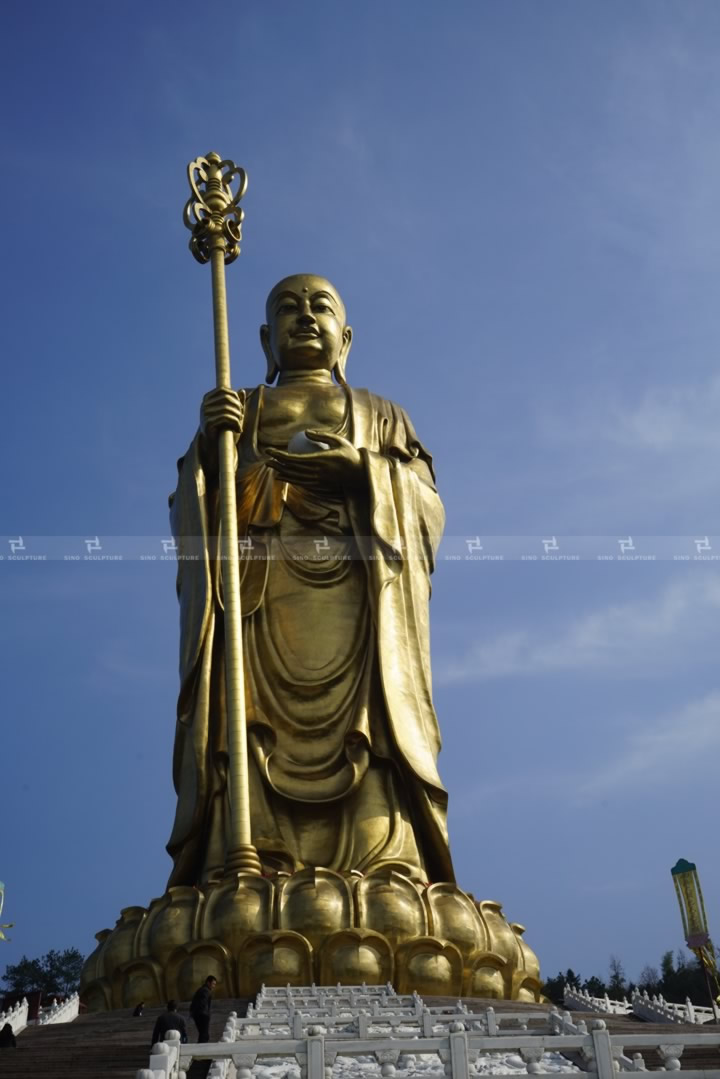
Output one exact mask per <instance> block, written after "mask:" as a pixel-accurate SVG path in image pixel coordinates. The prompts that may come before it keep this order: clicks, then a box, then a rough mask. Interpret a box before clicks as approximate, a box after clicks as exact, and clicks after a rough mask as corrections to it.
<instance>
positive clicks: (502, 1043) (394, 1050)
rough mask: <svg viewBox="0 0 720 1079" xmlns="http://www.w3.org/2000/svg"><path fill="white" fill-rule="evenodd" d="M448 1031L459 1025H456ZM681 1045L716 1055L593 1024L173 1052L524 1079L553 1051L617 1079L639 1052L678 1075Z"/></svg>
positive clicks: (239, 1062) (680, 1038)
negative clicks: (433, 1059)
mask: <svg viewBox="0 0 720 1079" xmlns="http://www.w3.org/2000/svg"><path fill="white" fill-rule="evenodd" d="M454 1025H456V1026H462V1024H461V1023H457V1024H454ZM687 1046H693V1047H702V1048H703V1049H705V1050H706V1051H711V1052H714V1053H718V1051H719V1050H720V1033H712V1034H694V1033H693V1034H686V1033H678V1034H672V1035H668V1034H652V1032H650V1033H648V1034H642V1035H637V1034H635V1035H628V1034H623V1035H616V1036H613V1035H611V1034H610V1033H609V1032H608V1030H607V1029H606V1027H605V1024H604V1022H603V1021H602V1020H596V1021H595V1022H594V1023H593V1024H592V1029H591V1030H590V1032H589V1033H585V1034H582V1033H576V1034H570V1035H568V1034H557V1035H538V1034H529V1033H526V1032H517V1031H516V1032H514V1033H513V1034H509V1033H508V1034H501V1035H496V1036H494V1037H493V1036H488V1035H480V1034H475V1033H473V1032H471V1031H467V1030H464V1029H461V1030H453V1031H451V1032H450V1033H449V1034H447V1035H446V1036H444V1037H440V1038H437V1037H435V1038H387V1039H385V1038H383V1039H376V1040H368V1041H365V1040H361V1039H357V1040H356V1041H353V1042H348V1041H338V1040H337V1039H334V1038H327V1037H324V1036H323V1035H320V1034H309V1035H308V1037H307V1038H304V1039H300V1040H296V1039H281V1040H276V1039H274V1038H259V1039H243V1041H242V1043H238V1042H235V1043H229V1044H228V1043H215V1044H207V1045H181V1046H180V1064H179V1067H180V1068H187V1067H189V1065H190V1062H191V1061H192V1060H198V1059H204V1060H212V1061H213V1062H216V1061H223V1060H224V1061H227V1062H231V1061H232V1063H233V1064H234V1066H235V1067H236V1069H238V1074H239V1075H240V1079H248V1077H249V1076H250V1075H252V1071H253V1068H254V1067H255V1066H256V1065H259V1066H262V1065H263V1060H264V1059H266V1058H275V1060H277V1058H278V1057H281V1058H284V1059H288V1058H289V1059H290V1060H293V1059H294V1061H295V1062H296V1063H297V1065H298V1066H299V1067H300V1068H301V1070H302V1072H303V1074H304V1075H306V1076H307V1079H327V1075H328V1074H329V1073H328V1071H327V1069H331V1068H332V1065H333V1064H334V1062H335V1059H336V1058H337V1057H338V1056H339V1055H341V1056H343V1057H365V1058H367V1057H370V1058H371V1059H374V1060H375V1061H376V1062H377V1064H378V1065H379V1066H380V1069H381V1073H382V1074H383V1076H386V1077H391V1076H392V1075H393V1074H394V1070H395V1066H396V1064H397V1063H398V1061H399V1060H400V1058H401V1057H402V1056H403V1054H406V1055H409V1056H417V1055H418V1054H434V1055H436V1056H438V1057H439V1058H440V1060H441V1061H442V1063H443V1065H444V1070H445V1074H446V1076H447V1079H471V1076H472V1075H474V1074H475V1071H476V1065H477V1061H478V1057H480V1056H482V1055H483V1054H487V1053H498V1052H505V1053H514V1054H517V1055H518V1056H520V1057H521V1058H522V1059H523V1061H524V1063H525V1066H526V1071H527V1074H529V1075H533V1074H538V1073H542V1072H543V1071H544V1070H545V1068H544V1065H543V1056H544V1054H545V1053H552V1052H555V1053H562V1054H568V1053H572V1054H577V1055H579V1056H580V1057H581V1058H582V1059H583V1060H584V1061H585V1065H586V1069H587V1077H588V1079H617V1072H618V1071H619V1070H622V1071H642V1070H644V1064H643V1062H642V1058H641V1057H640V1056H639V1055H638V1054H639V1051H640V1050H641V1049H644V1050H646V1051H653V1050H654V1051H655V1052H658V1053H659V1054H660V1056H661V1058H662V1059H663V1061H664V1065H665V1069H666V1070H667V1071H677V1070H679V1068H680V1058H681V1056H682V1052H683V1050H684V1049H685V1048H686V1047H687ZM628 1051H630V1052H633V1051H634V1055H633V1056H626V1052H628ZM719 1063H720V1060H719ZM228 1066H229V1064H228ZM161 1074H162V1073H161ZM165 1074H167V1075H168V1079H175V1077H174V1075H173V1073H170V1072H168V1073H165ZM165 1074H163V1079H165ZM218 1074H220V1073H218ZM410 1074H411V1075H412V1074H418V1075H420V1074H425V1075H426V1074H427V1071H426V1070H425V1069H423V1071H422V1072H417V1073H412V1072H411V1073H410ZM482 1074H483V1075H484V1076H488V1075H492V1074H493V1072H492V1071H487V1070H486V1068H485V1067H483V1069H482ZM499 1074H500V1073H499ZM138 1079H145V1076H142V1077H141V1076H140V1074H138ZM153 1079H155V1077H153ZM683 1079H720V1068H718V1069H717V1070H715V1069H713V1070H704V1071H695V1070H692V1069H688V1070H685V1071H684V1072H683Z"/></svg>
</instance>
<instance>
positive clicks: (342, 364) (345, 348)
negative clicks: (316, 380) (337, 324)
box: [333, 326, 352, 386]
mask: <svg viewBox="0 0 720 1079" xmlns="http://www.w3.org/2000/svg"><path fill="white" fill-rule="evenodd" d="M351 344H352V329H351V327H350V326H346V327H345V329H344V330H343V343H342V348H341V349H340V355H339V356H338V358H337V362H336V363H335V366H334V367H333V374H334V375H335V378H336V379H337V381H338V382H339V383H340V385H341V386H347V382H346V380H345V368H346V367H347V358H348V353H349V352H350V346H351Z"/></svg>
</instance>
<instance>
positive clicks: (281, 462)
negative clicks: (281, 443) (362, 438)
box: [266, 431, 367, 491]
mask: <svg viewBox="0 0 720 1079" xmlns="http://www.w3.org/2000/svg"><path fill="white" fill-rule="evenodd" d="M305 433H306V435H307V436H308V438H309V439H311V441H313V442H325V443H327V444H329V446H330V449H328V450H323V449H319V450H318V451H317V452H316V453H288V452H287V450H275V449H269V450H267V451H266V452H267V456H268V464H269V466H270V468H273V469H274V470H275V471H276V472H277V474H278V476H279V477H280V479H281V480H284V481H285V482H286V483H294V484H297V485H298V486H299V487H307V488H309V489H310V490H317V491H328V490H337V489H338V488H340V489H347V488H353V489H355V490H357V489H362V488H364V487H366V486H367V479H366V475H365V467H364V465H363V461H362V457H361V456H360V452H359V450H357V449H356V448H355V446H353V444H352V442H349V441H348V439H347V438H343V436H342V435H333V434H328V433H327V432H326V431H306V432H305Z"/></svg>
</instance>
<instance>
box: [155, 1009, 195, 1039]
mask: <svg viewBox="0 0 720 1079" xmlns="http://www.w3.org/2000/svg"><path fill="white" fill-rule="evenodd" d="M168 1030H177V1031H179V1033H180V1041H181V1042H186V1041H187V1030H186V1029H185V1020H184V1019H183V1017H182V1016H181V1015H179V1014H178V1010H177V1001H176V1000H169V1001H168V1002H167V1011H164V1012H163V1013H162V1015H160V1016H158V1018H157V1022H156V1023H155V1029H154V1030H153V1036H152V1043H151V1044H152V1045H155V1043H156V1042H161V1041H164V1040H165V1035H166V1034H167V1032H168Z"/></svg>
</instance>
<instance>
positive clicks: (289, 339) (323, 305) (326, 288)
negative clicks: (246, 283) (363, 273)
mask: <svg viewBox="0 0 720 1079" xmlns="http://www.w3.org/2000/svg"><path fill="white" fill-rule="evenodd" d="M266 317H267V324H266V325H265V326H262V327H261V328H260V340H261V341H262V345H263V349H264V351H265V355H266V357H267V360H268V371H269V372H270V373H271V372H272V370H273V368H275V369H277V370H279V371H313V370H320V369H322V370H326V371H332V370H340V372H342V369H343V367H344V362H345V358H346V356H347V353H348V350H349V348H350V342H351V340H352V330H351V329H350V327H349V326H346V325H345V306H344V304H343V302H342V300H341V299H340V296H339V293H338V292H337V290H336V289H335V288H334V287H333V286H332V285H331V284H330V282H329V281H326V280H325V278H324V277H315V276H314V275H313V274H295V275H294V276H292V277H285V278H283V280H282V281H280V282H279V283H278V284H277V285H275V288H274V289H273V290H272V292H271V293H270V295H269V296H268V299H267V305H266Z"/></svg>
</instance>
